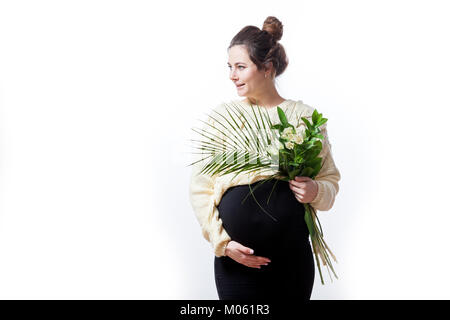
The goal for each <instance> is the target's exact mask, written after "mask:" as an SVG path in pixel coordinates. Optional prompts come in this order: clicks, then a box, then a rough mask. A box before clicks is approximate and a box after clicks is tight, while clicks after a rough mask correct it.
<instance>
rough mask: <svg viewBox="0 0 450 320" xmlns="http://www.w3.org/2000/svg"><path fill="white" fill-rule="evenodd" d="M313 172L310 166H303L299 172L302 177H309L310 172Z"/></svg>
mask: <svg viewBox="0 0 450 320" xmlns="http://www.w3.org/2000/svg"><path fill="white" fill-rule="evenodd" d="M313 172H314V168H311V167H305V168H304V169H303V171H302V172H301V174H300V175H301V176H302V177H310V176H311V175H312V173H313Z"/></svg>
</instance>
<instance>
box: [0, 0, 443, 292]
mask: <svg viewBox="0 0 450 320" xmlns="http://www.w3.org/2000/svg"><path fill="white" fill-rule="evenodd" d="M449 13H450V11H449V5H448V3H447V1H431V0H427V1H411V0H410V1H398V0H390V1H381V0H378V1H361V0H359V1H356V0H355V1H331V0H330V1H319V0H314V1H277V2H276V4H275V2H274V1H261V0H259V1H245V2H244V1H226V2H212V1H163V2H160V3H156V2H150V1H1V2H0V81H1V82H0V130H1V131H0V138H1V140H0V152H1V154H0V169H1V171H0V181H1V185H0V187H1V189H0V190H1V193H0V196H1V207H0V208H1V212H0V298H2V299H55V298H56V299H217V293H216V288H215V283H214V272H213V259H214V255H213V252H212V249H211V247H210V245H209V243H208V242H206V240H204V239H203V238H202V236H201V233H200V227H199V225H198V223H197V221H196V220H195V216H194V213H193V211H192V208H191V206H190V203H189V200H188V179H189V174H190V167H187V166H186V165H187V164H188V163H189V161H190V160H191V158H190V156H189V154H188V151H189V149H188V148H187V146H188V142H187V141H188V138H189V137H190V135H191V132H192V131H191V127H193V126H198V125H199V124H200V123H199V121H198V119H202V118H204V113H205V112H208V110H210V108H212V107H215V106H216V105H217V104H219V103H220V102H222V101H227V100H229V99H237V98H240V97H239V96H238V95H237V93H236V91H235V88H234V86H233V84H232V83H231V81H230V80H229V78H228V67H227V65H226V62H227V58H228V56H227V50H226V48H227V47H228V45H229V42H230V40H231V39H232V37H233V36H234V35H235V34H236V33H237V32H238V31H239V30H240V29H241V28H242V27H244V26H245V25H256V26H258V27H262V23H263V21H264V19H265V18H266V17H267V16H269V15H274V16H276V17H278V18H279V19H280V20H281V21H282V23H283V24H284V34H283V38H282V39H281V41H280V43H281V44H283V45H284V47H285V49H286V52H287V54H288V57H289V61H290V64H289V66H288V68H287V69H286V71H285V73H284V74H283V75H282V76H280V77H279V78H278V79H277V87H278V88H279V92H280V95H281V96H282V97H284V98H289V99H294V100H302V101H303V102H304V103H306V104H309V105H310V106H313V107H316V108H317V109H318V110H319V111H320V112H322V113H323V114H324V116H326V117H327V118H328V119H329V121H328V133H329V137H330V142H331V144H332V151H333V157H334V159H335V163H336V165H337V166H338V168H339V170H340V171H341V175H342V180H341V181H340V191H339V194H338V196H337V198H336V202H335V205H334V207H333V208H332V209H331V210H330V211H327V212H319V218H320V220H321V223H322V226H323V228H324V233H325V239H326V241H327V243H328V244H329V245H330V246H331V248H332V250H333V252H334V253H335V254H336V256H337V258H338V264H335V267H336V271H337V273H338V275H339V280H334V282H332V283H331V282H330V278H329V277H328V275H327V273H326V271H325V275H326V278H325V281H326V285H324V286H323V285H321V283H320V279H319V276H318V272H317V270H316V281H315V286H314V290H313V293H312V297H311V298H312V299H449V298H450V294H449V293H448V287H449V285H450V275H449V273H448V270H449V268H450V257H449V254H448V252H449V251H448V244H449V237H448V234H449V232H448V229H449V222H450V216H449V213H450V212H449V209H448V199H449V197H450V195H449V187H448V183H449V178H450V175H449V169H448V168H449V166H448V163H449V161H450V159H449V151H448V138H449V135H448V133H447V126H448V123H447V118H448V116H449V107H450V98H449V89H450V59H449V58H448V57H450V44H449V41H448V39H449V32H448V30H450V20H449V19H448V16H449ZM293 254H295V253H293Z"/></svg>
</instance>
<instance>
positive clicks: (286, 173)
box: [190, 104, 338, 284]
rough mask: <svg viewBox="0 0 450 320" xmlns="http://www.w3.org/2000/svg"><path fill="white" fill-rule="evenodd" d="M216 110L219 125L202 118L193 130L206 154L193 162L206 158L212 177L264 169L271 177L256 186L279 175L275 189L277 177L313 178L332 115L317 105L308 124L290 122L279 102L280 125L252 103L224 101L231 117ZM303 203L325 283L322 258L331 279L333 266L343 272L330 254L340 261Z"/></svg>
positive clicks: (206, 169) (311, 209) (204, 170)
mask: <svg viewBox="0 0 450 320" xmlns="http://www.w3.org/2000/svg"><path fill="white" fill-rule="evenodd" d="M255 110H256V111H255ZM213 111H214V113H215V114H214V115H212V114H210V115H208V116H209V117H210V120H212V121H213V122H214V123H216V125H212V124H211V123H210V122H207V121H203V123H205V124H206V127H205V128H203V129H195V128H193V129H192V130H194V131H195V132H196V133H198V134H199V135H200V136H201V139H200V140H192V139H191V141H192V142H194V144H196V145H194V148H195V149H196V150H198V151H200V152H198V153H200V154H202V155H203V156H204V158H202V159H200V160H197V161H195V162H193V163H191V164H190V165H193V164H196V163H197V162H199V161H206V164H205V165H204V166H203V168H202V170H201V171H200V173H203V174H209V175H212V176H213V175H225V174H231V173H234V177H233V178H232V179H234V178H235V177H236V176H237V175H238V174H240V173H243V172H247V173H255V172H258V173H259V174H262V173H264V172H267V178H265V179H262V180H261V181H260V182H259V183H258V185H257V186H256V187H255V188H257V187H258V186H259V185H260V184H262V183H264V182H266V181H269V180H272V179H275V183H274V186H273V189H272V192H273V190H274V188H275V185H276V183H277V181H278V180H282V181H289V180H292V179H295V177H296V176H299V175H300V176H307V177H310V178H311V179H314V178H315V177H316V176H317V174H318V173H319V172H320V170H321V168H322V158H321V157H319V156H318V155H319V154H320V152H321V150H322V141H321V140H323V139H324V137H323V136H322V135H321V134H320V128H319V127H320V126H321V125H323V124H324V123H326V122H327V120H328V119H326V118H323V117H322V114H321V113H318V112H317V110H314V112H313V114H312V123H311V122H310V121H309V120H308V119H307V118H305V117H302V118H301V119H302V121H303V124H304V126H299V127H297V128H296V127H294V126H293V125H292V124H290V123H289V122H288V120H287V118H286V115H285V113H284V111H283V110H282V109H281V108H280V107H277V112H278V117H279V120H280V122H279V123H278V124H273V123H272V121H271V119H270V116H269V114H268V111H267V109H266V110H265V112H263V111H261V108H255V107H253V106H251V107H250V108H248V107H247V108H242V107H240V106H237V105H234V104H233V105H227V104H225V111H226V113H227V114H228V117H227V116H225V115H224V114H222V113H219V112H217V111H216V110H213ZM245 132H246V133H247V134H245ZM194 153H195V152H194ZM249 187H250V193H249V194H250V195H252V196H253V190H252V189H251V186H250V183H249ZM272 192H271V193H270V194H269V196H268V199H267V202H269V200H270V196H271V195H272ZM247 196H248V195H247ZM253 198H254V199H255V201H256V197H254V196H253ZM243 201H245V199H244V200H243ZM256 202H257V201H256ZM258 205H259V203H258ZM303 205H304V208H305V216H304V219H305V222H306V225H307V227H308V231H309V235H310V238H311V243H312V247H313V252H314V257H315V261H316V265H317V268H318V270H319V274H320V279H321V282H322V284H324V281H323V275H322V271H321V268H320V261H319V257H320V259H321V260H322V263H323V265H324V266H326V267H327V270H328V273H329V275H330V279H331V281H333V279H332V278H331V273H330V269H331V271H332V272H333V274H334V276H335V277H336V279H337V278H338V277H337V275H336V273H335V271H334V269H333V266H332V263H331V259H330V255H331V257H332V258H333V260H334V261H335V262H337V260H336V257H335V256H334V254H333V253H332V252H331V250H330V248H329V247H328V245H327V244H326V242H325V240H324V239H323V232H322V226H321V225H320V221H319V219H318V217H317V214H316V210H315V208H314V207H312V206H311V205H310V204H309V203H303ZM260 207H261V209H262V210H263V211H264V212H265V213H266V214H268V215H269V216H270V217H271V218H272V219H274V220H275V221H276V219H275V218H274V217H273V216H271V215H270V213H268V212H267V211H265V210H264V208H263V207H262V206H260ZM316 222H317V223H316Z"/></svg>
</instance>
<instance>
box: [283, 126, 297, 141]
mask: <svg viewBox="0 0 450 320" xmlns="http://www.w3.org/2000/svg"><path fill="white" fill-rule="evenodd" d="M293 133H294V129H293V128H292V127H287V128H285V129H284V130H283V132H282V133H281V137H282V138H284V139H289V138H288V136H289V135H290V134H293Z"/></svg>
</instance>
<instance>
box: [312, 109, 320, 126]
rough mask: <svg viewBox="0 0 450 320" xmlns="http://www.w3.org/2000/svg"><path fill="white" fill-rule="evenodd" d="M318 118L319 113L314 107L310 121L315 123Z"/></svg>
mask: <svg viewBox="0 0 450 320" xmlns="http://www.w3.org/2000/svg"><path fill="white" fill-rule="evenodd" d="M318 120H319V113H318V112H317V110H316V109H314V111H313V114H312V121H313V123H314V124H316V123H317V121H318Z"/></svg>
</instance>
